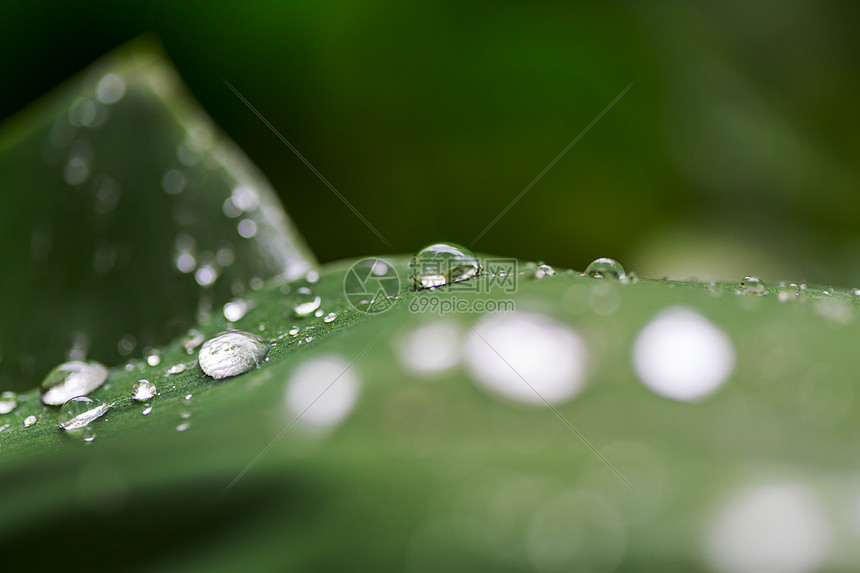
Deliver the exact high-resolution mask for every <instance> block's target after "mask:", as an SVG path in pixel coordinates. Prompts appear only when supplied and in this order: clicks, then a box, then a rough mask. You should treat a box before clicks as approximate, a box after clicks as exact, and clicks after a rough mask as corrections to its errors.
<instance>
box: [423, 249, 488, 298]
mask: <svg viewBox="0 0 860 573" xmlns="http://www.w3.org/2000/svg"><path fill="white" fill-rule="evenodd" d="M481 270H482V267H481V263H480V262H479V261H478V258H477V257H476V256H475V253H473V252H472V251H470V250H469V249H467V248H466V247H463V246H460V245H457V244H454V243H435V244H433V245H429V246H427V247H424V248H423V249H421V250H420V251H418V252H417V253H416V254H415V256H414V257H413V258H412V263H411V266H410V271H411V273H412V280H413V281H414V283H415V287H416V288H430V287H439V286H443V285H447V284H451V283H456V282H459V281H465V280H468V279H470V278H472V277H475V276H477V275H479V274H480V273H481Z"/></svg>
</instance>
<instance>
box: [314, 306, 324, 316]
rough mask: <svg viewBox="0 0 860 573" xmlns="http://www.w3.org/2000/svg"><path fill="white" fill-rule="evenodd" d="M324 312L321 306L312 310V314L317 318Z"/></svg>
mask: <svg viewBox="0 0 860 573" xmlns="http://www.w3.org/2000/svg"><path fill="white" fill-rule="evenodd" d="M324 314H325V311H324V310H323V309H321V308H318V309H317V310H316V312H314V316H315V317H317V318H319V317H321V316H322V315H324Z"/></svg>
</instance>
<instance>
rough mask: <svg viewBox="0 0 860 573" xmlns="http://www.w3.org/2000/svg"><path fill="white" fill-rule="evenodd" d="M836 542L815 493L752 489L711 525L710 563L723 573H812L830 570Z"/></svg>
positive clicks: (784, 487)
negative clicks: (829, 564) (757, 572)
mask: <svg viewBox="0 0 860 573" xmlns="http://www.w3.org/2000/svg"><path fill="white" fill-rule="evenodd" d="M833 542H834V530H833V527H832V525H831V523H830V521H829V519H828V516H827V513H826V511H825V510H824V508H823V507H822V505H821V503H820V502H819V501H818V499H817V497H816V496H815V495H814V493H813V492H812V491H811V490H810V489H809V488H807V487H805V486H803V485H800V484H796V483H778V482H775V483H766V484H762V485H751V486H747V487H745V488H744V489H743V490H741V491H739V492H737V493H736V494H735V495H734V496H733V497H732V498H731V499H730V500H729V501H728V503H727V504H726V505H725V506H724V507H723V508H722V509H721V510H720V512H719V513H718V514H717V516H716V518H715V519H714V520H713V522H712V523H711V528H710V532H709V534H708V543H707V559H708V562H709V565H710V566H711V567H710V568H712V569H713V570H714V571H721V572H740V573H746V572H753V571H780V572H785V573H808V572H811V571H820V570H823V569H827V568H828V567H826V566H825V563H826V561H827V556H828V553H829V552H830V549H831V547H832V546H833ZM836 568H837V569H838V567H836Z"/></svg>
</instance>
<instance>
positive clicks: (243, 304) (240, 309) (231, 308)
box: [224, 298, 251, 322]
mask: <svg viewBox="0 0 860 573" xmlns="http://www.w3.org/2000/svg"><path fill="white" fill-rule="evenodd" d="M250 308H251V305H249V304H248V303H247V301H245V300H244V299H241V298H234V299H233V300H231V301H230V302H228V303H227V304H225V305H224V318H226V319H227V320H229V321H230V322H236V321H237V320H241V319H242V317H243V316H245V314H247V312H248V310H249V309H250Z"/></svg>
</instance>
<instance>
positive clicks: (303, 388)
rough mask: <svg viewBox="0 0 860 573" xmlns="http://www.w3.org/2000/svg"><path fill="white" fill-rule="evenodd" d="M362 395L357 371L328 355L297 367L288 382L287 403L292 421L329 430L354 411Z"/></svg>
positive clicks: (344, 362) (338, 358)
mask: <svg viewBox="0 0 860 573" xmlns="http://www.w3.org/2000/svg"><path fill="white" fill-rule="evenodd" d="M358 393H359V382H358V377H357V376H356V374H355V369H354V368H350V364H349V363H348V362H346V361H345V360H343V359H342V358H340V357H337V356H328V357H322V358H315V359H313V360H309V361H306V362H303V363H302V364H300V365H299V366H298V368H296V370H295V371H294V372H293V374H292V375H291V376H290V379H289V381H288V383H287V389H286V396H285V400H286V406H287V410H288V411H289V414H290V419H291V420H294V419H296V418H298V419H299V421H300V422H301V423H302V424H305V425H307V426H312V427H316V428H327V427H330V426H333V425H336V424H338V423H339V422H341V421H342V420H343V419H344V418H345V417H346V416H347V415H348V414H349V413H350V412H351V411H352V409H353V407H354V406H355V402H356V400H357V399H358ZM299 417H300V418H299Z"/></svg>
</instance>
